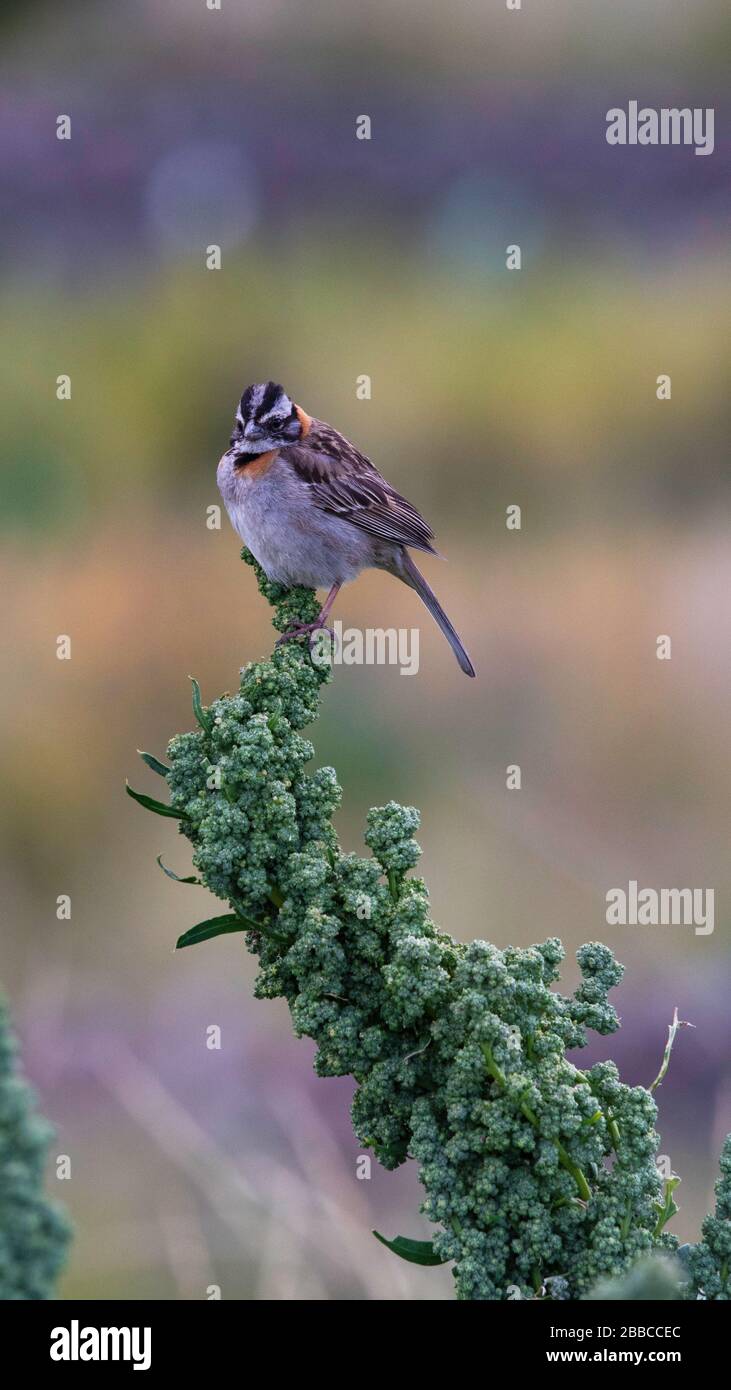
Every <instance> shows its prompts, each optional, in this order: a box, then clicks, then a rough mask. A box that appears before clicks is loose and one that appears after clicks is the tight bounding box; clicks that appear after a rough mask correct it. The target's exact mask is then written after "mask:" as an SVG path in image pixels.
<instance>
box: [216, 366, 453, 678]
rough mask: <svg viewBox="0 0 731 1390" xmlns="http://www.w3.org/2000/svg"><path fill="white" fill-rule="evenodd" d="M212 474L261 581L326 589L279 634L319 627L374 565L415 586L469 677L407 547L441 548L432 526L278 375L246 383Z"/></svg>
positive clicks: (431, 550) (447, 625) (430, 551)
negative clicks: (306, 615) (311, 611)
mask: <svg viewBox="0 0 731 1390" xmlns="http://www.w3.org/2000/svg"><path fill="white" fill-rule="evenodd" d="M216 476H217V482H218V488H219V491H220V493H221V497H222V499H223V502H224V504H225V507H226V510H227V512H228V515H229V519H230V521H231V524H232V526H233V528H234V530H235V531H236V532H237V533H238V535H239V536H240V537H241V539H242V540H243V541H244V544H245V545H246V546H247V548H248V549H249V550H250V551H251V553H252V555H253V556H254V558H255V559H256V560H257V561H258V563H259V564H260V565H261V567H262V569H263V570H264V572H265V574H266V575H267V577H268V579H270V580H272V581H273V582H275V583H279V584H282V585H284V586H285V587H287V588H293V587H294V586H295V585H298V584H301V585H305V586H307V587H308V588H312V589H328V591H329V592H328V595H327V598H326V599H325V602H324V604H323V606H322V609H321V611H320V614H319V616H318V618H317V619H316V620H315V622H313V623H308V624H300V625H298V626H297V627H294V628H292V629H290V630H289V631H288V632H285V633H284V634H283V637H282V638H280V641H288V640H290V639H291V638H293V637H298V636H300V635H302V634H304V633H310V634H312V633H314V632H315V631H316V630H317V629H320V628H324V627H325V626H326V624H327V619H328V617H329V615H330V612H331V610H332V607H333V604H334V602H335V599H336V597H337V595H338V592H339V590H340V588H341V587H342V585H343V584H345V583H347V582H349V581H350V580H353V579H355V578H356V577H357V576H358V575H359V574H360V573H361V571H362V570H364V569H381V570H385V571H386V572H387V573H388V574H391V575H394V576H395V578H396V579H400V580H402V582H403V583H404V584H408V585H409V587H410V588H412V589H415V590H416V592H417V594H418V595H419V598H420V599H421V600H422V602H423V603H424V604H425V605H426V607H427V608H428V610H429V612H430V613H431V615H432V617H433V618H434V619H435V620H436V622H437V624H438V626H439V627H440V628H441V630H442V632H443V633H444V636H445V637H446V639H447V641H448V642H449V645H450V647H451V648H452V651H453V652H454V654H455V656H456V658H457V661H458V662H459V665H460V668H461V670H462V671H464V673H465V675H467V676H474V675H475V668H474V666H473V665H472V662H471V661H470V658H469V656H468V655H467V652H466V651H465V648H464V646H463V645H462V641H461V639H460V637H459V635H458V633H457V631H456V630H455V628H454V627H453V626H452V623H451V622H450V621H449V618H448V617H447V615H446V613H445V612H444V609H443V608H442V606H441V604H440V603H439V600H438V599H437V597H436V594H434V592H433V591H432V589H431V588H430V587H429V585H428V584H427V582H426V579H425V578H424V576H423V574H421V572H420V571H419V570H418V569H417V567H416V565H415V564H414V561H413V559H412V558H411V555H410V554H409V551H410V550H421V551H426V552H427V554H430V555H438V554H439V552H438V551H437V550H436V549H435V547H434V545H433V544H432V542H433V541H434V532H433V531H432V529H431V527H430V526H429V525H428V524H427V522H426V521H425V520H424V518H423V517H422V516H421V514H420V513H419V512H418V511H417V510H416V507H413V506H412V505H411V503H410V502H408V501H407V500H406V498H405V497H402V496H401V493H399V492H396V490H395V488H393V487H391V484H390V483H387V482H386V479H385V478H384V477H383V476H382V475H381V473H379V471H378V469H377V468H376V466H375V464H373V463H371V460H370V459H369V458H366V456H365V454H362V453H361V452H360V450H359V449H357V448H356V447H355V445H354V444H351V442H350V440H348V439H346V438H345V435H343V434H341V433H340V432H339V430H336V429H334V428H333V426H332V425H329V424H327V423H326V422H325V421H324V420H318V419H316V418H315V417H313V416H311V415H308V414H307V413H306V411H305V410H303V409H302V407H301V406H299V405H296V404H295V403H294V401H293V400H292V399H291V398H290V396H289V395H288V394H287V392H286V391H285V390H284V387H283V386H280V384H279V383H278V382H276V381H266V382H258V383H256V384H254V385H252V386H247V388H246V390H245V391H244V393H243V395H242V397H241V400H240V402H239V405H238V408H237V410H236V417H235V421H234V427H233V433H232V435H231V441H230V447H229V448H228V449H227V450H226V452H225V453H224V454H223V456H222V458H221V460H220V462H219V464H218V469H217V475H216Z"/></svg>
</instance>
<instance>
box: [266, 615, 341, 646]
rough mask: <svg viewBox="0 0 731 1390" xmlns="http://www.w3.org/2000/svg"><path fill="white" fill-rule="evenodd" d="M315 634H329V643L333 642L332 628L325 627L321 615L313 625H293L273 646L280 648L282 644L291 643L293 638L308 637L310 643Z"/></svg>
mask: <svg viewBox="0 0 731 1390" xmlns="http://www.w3.org/2000/svg"><path fill="white" fill-rule="evenodd" d="M316 632H327V633H329V634H330V638H331V641H333V642H334V641H335V633H334V632H333V630H332V628H330V627H328V626H327V624H326V623H325V620H324V618H323V616H322V614H320V617H319V618H316V619H315V621H314V623H295V625H294V627H290V628H289V629H288V630H287V632H283V633H282V636H281V637H278V638H277V640H276V642H275V646H277V647H281V646H282V643H283V642H291V641H292V639H293V638H294V637H306V636H309V638H310V641H312V638H313V637H314V635H315V633H316Z"/></svg>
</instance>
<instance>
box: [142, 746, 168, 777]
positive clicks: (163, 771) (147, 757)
mask: <svg viewBox="0 0 731 1390" xmlns="http://www.w3.org/2000/svg"><path fill="white" fill-rule="evenodd" d="M137 752H138V753H139V755H140V757H141V759H142V761H143V763H147V766H148V767H149V768H152V771H153V772H157V774H158V776H160V777H167V775H168V773H169V771H170V768H169V767H166V765H165V763H161V762H160V759H159V758H156V757H155V754H154V753H143V752H142V749H141V748H138V749H137Z"/></svg>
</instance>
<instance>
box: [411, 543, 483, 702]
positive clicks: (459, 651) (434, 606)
mask: <svg viewBox="0 0 731 1390" xmlns="http://www.w3.org/2000/svg"><path fill="white" fill-rule="evenodd" d="M397 573H398V576H399V579H403V581H404V583H405V584H410V585H411V588H412V589H416V592H417V594H418V595H419V598H420V599H421V600H422V602H423V603H424V604H426V607H427V608H428V609H429V612H430V613H431V615H432V617H433V618H434V620H435V622H436V623H437V624H438V625H439V627H440V628H441V629H442V632H443V633H444V636H445V637H446V639H447V641H448V643H449V645H450V647H451V648H452V651H453V652H454V655H455V656H456V658H457V660H458V662H459V664H460V667H461V669H462V670H463V671H464V673H465V675H466V676H474V675H475V668H474V666H473V665H472V662H471V661H470V659H469V657H468V655H467V653H466V651H465V649H464V647H463V646H462V643H461V641H460V638H459V635H458V633H457V632H456V631H455V629H454V628H453V627H452V624H451V623H450V621H449V618H448V617H447V615H446V613H445V612H444V609H443V608H442V605H441V603H440V602H439V599H438V598H437V596H436V594H435V593H434V592H433V590H432V589H430V588H429V585H428V584H427V582H426V580H425V578H424V576H423V574H422V573H421V571H420V570H418V569H417V568H416V565H415V564H414V562H413V560H412V558H411V556H410V555H409V553H408V551H407V550H403V551H402V568H401V570H399V571H397Z"/></svg>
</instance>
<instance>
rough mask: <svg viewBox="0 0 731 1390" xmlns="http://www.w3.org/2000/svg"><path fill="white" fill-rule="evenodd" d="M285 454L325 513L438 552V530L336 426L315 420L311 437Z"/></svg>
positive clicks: (398, 542) (398, 541)
mask: <svg viewBox="0 0 731 1390" xmlns="http://www.w3.org/2000/svg"><path fill="white" fill-rule="evenodd" d="M281 452H282V455H283V457H284V458H286V459H287V460H288V461H289V462H290V463H291V465H292V467H293V468H294V469H295V472H296V473H297V474H298V476H299V477H300V478H301V479H302V481H303V482H306V483H308V484H309V485H310V489H311V495H312V499H313V501H314V503H315V505H316V506H317V507H320V508H321V509H322V510H323V511H325V512H330V514H331V515H332V516H338V517H341V518H342V520H344V521H349V522H351V524H352V525H353V526H358V527H360V529H361V530H362V531H367V532H368V534H369V535H371V536H374V537H376V538H377V539H378V540H384V541H391V542H392V543H394V544H396V545H408V546H413V548H414V549H416V550H428V551H433V549H434V547H433V545H432V541H433V540H434V532H433V531H432V529H431V527H430V526H429V525H428V524H427V522H426V521H425V520H424V518H423V516H421V515H420V513H419V512H417V510H416V507H412V505H411V503H410V502H408V501H407V499H406V498H405V497H402V496H401V493H399V492H396V490H395V489H394V488H392V487H391V485H390V484H389V483H387V482H386V480H385V478H383V477H382V476H381V474H380V473H379V472H378V469H377V468H376V467H375V465H374V464H372V463H371V461H370V459H369V458H366V456H365V454H361V453H360V452H359V450H358V449H356V448H355V447H354V445H352V444H351V443H350V441H349V440H348V439H346V438H345V437H344V435H342V434H339V433H338V431H337V430H334V429H332V427H331V426H330V425H326V424H324V423H322V422H321V421H319V420H313V422H312V428H311V430H310V433H309V434H308V435H307V438H306V439H305V440H303V441H302V442H301V443H300V444H293V445H290V446H289V447H288V448H286V449H283V450H282V451H281Z"/></svg>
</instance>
